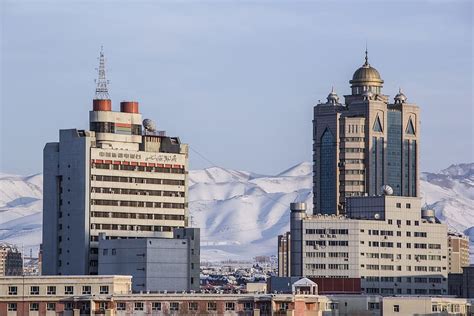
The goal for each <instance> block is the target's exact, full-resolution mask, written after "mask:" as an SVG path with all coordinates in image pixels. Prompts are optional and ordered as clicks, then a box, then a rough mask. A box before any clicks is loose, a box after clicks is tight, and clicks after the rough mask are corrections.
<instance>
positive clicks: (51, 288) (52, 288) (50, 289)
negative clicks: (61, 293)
mask: <svg viewBox="0 0 474 316" xmlns="http://www.w3.org/2000/svg"><path fill="white" fill-rule="evenodd" d="M46 293H48V295H56V287H55V286H52V285H49V286H48V287H47V288H46Z"/></svg>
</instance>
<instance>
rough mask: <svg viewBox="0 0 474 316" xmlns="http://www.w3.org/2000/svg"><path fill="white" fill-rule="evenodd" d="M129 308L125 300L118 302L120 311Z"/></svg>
mask: <svg viewBox="0 0 474 316" xmlns="http://www.w3.org/2000/svg"><path fill="white" fill-rule="evenodd" d="M126 309H127V306H126V304H125V303H124V302H118V303H117V310H118V311H124V310H126Z"/></svg>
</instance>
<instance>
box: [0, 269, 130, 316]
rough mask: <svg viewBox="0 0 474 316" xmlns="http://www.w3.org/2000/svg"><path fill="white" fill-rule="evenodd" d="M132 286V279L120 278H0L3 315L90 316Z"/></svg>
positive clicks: (128, 290) (0, 300)
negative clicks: (84, 315) (75, 314)
mask: <svg viewBox="0 0 474 316" xmlns="http://www.w3.org/2000/svg"><path fill="white" fill-rule="evenodd" d="M131 285H132V277H131V276H117V275H115V276H105V275H102V276H89V275H81V276H23V277H18V276H15V277H0V315H2V316H3V315H7V316H16V315H18V316H20V315H21V316H27V315H32V316H36V315H45V316H53V315H54V316H55V315H58V313H62V314H60V315H64V316H67V315H71V316H72V315H73V312H74V310H77V312H79V313H80V315H83V314H87V315H90V313H91V311H95V310H98V309H99V308H100V307H101V306H102V307H104V306H105V305H106V303H107V302H110V298H111V297H112V296H113V295H117V294H130V293H131ZM77 312H76V313H77Z"/></svg>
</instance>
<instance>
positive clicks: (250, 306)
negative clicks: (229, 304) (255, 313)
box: [244, 302, 253, 311]
mask: <svg viewBox="0 0 474 316" xmlns="http://www.w3.org/2000/svg"><path fill="white" fill-rule="evenodd" d="M252 310H253V303H252V302H244V311H252Z"/></svg>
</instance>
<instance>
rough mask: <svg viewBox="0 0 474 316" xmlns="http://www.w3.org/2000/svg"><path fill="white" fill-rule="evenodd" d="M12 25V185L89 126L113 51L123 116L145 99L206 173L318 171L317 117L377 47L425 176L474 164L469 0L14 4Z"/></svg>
mask: <svg viewBox="0 0 474 316" xmlns="http://www.w3.org/2000/svg"><path fill="white" fill-rule="evenodd" d="M0 20H1V48H0V54H1V77H0V98H1V99H0V100H1V101H0V102H1V112H0V171H1V172H3V173H14V174H24V175H27V174H33V173H39V172H41V171H42V159H43V157H42V150H43V147H44V145H45V144H46V143H47V142H54V141H58V137H59V133H58V131H59V129H68V128H78V129H87V128H88V118H89V113H88V111H90V110H91V108H92V99H93V97H94V91H95V84H94V79H95V78H96V77H97V71H96V68H97V66H98V59H97V57H98V54H99V51H100V47H101V46H102V45H103V47H104V52H105V55H106V58H107V78H108V79H109V80H110V85H109V92H110V96H111V99H112V102H113V107H114V109H116V110H117V109H118V107H119V103H120V101H124V100H135V101H138V102H140V111H141V113H142V114H143V117H144V118H151V119H153V120H155V122H156V124H157V127H158V129H159V130H166V131H167V133H168V135H171V136H179V137H180V139H181V141H183V142H185V143H188V144H190V146H191V149H192V150H191V151H190V168H192V169H198V168H205V167H210V166H211V165H218V166H221V167H225V168H232V169H239V170H248V171H253V172H256V173H261V174H276V173H278V172H280V171H282V170H284V169H287V168H289V167H291V166H292V165H295V164H297V163H300V162H302V161H310V160H311V159H312V157H311V155H312V127H311V125H312V109H313V106H314V105H316V104H317V103H318V100H325V98H326V97H327V94H328V93H329V92H330V90H331V87H332V86H334V89H335V91H336V92H337V93H338V94H339V96H340V97H341V98H342V96H343V95H345V94H349V93H350V89H349V82H348V81H349V80H350V79H351V77H352V74H353V73H354V71H355V70H356V69H357V68H358V67H360V66H361V65H362V64H363V61H364V50H365V46H366V43H367V46H368V51H369V62H370V63H371V65H372V66H373V67H375V68H376V69H377V70H378V71H379V72H380V74H381V76H382V79H384V81H385V84H384V88H383V93H384V94H387V95H390V98H391V99H393V96H394V95H395V94H396V93H397V91H398V88H399V87H401V88H402V89H403V91H404V93H405V94H406V96H407V97H408V101H409V102H413V103H416V104H418V105H419V106H420V108H421V133H422V135H421V137H422V139H421V170H422V171H438V170H440V169H443V168H446V167H448V166H449V165H450V164H453V163H460V162H473V161H474V145H473V143H474V141H473V138H474V127H473V121H474V112H473V57H472V53H473V51H472V46H473V39H472V38H473V37H472V36H473V34H472V29H473V6H472V4H471V1H440V0H438V1H393V2H386V1H384V2H381V1H366V2H364V1H358V2H355V1H354V2H351V1H327V2H323V1H314V2H308V1H305V2H298V1H206V2H198V1H168V2H159V1H69V2H67V1H21V0H20V1H19V0H14V1H10V0H3V1H1V4H0ZM197 153H199V154H197ZM203 157H204V158H203Z"/></svg>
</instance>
